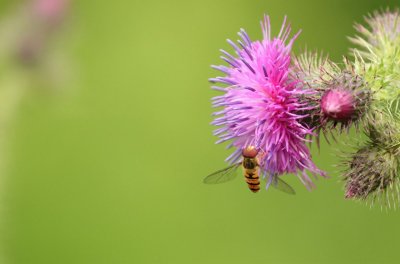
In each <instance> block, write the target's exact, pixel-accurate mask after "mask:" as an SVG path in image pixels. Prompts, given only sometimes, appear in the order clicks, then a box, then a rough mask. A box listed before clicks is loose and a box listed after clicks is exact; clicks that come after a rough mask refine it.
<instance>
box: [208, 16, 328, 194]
mask: <svg viewBox="0 0 400 264" xmlns="http://www.w3.org/2000/svg"><path fill="white" fill-rule="evenodd" d="M261 27H262V31H263V39H262V40H260V41H251V40H250V37H249V36H248V34H247V33H246V32H245V31H244V30H243V29H241V31H240V32H239V33H238V35H239V36H240V38H241V40H238V44H235V43H234V42H233V41H231V40H228V43H229V44H230V45H231V46H232V47H233V48H234V50H235V52H236V55H235V56H234V55H231V54H229V53H228V52H226V51H224V50H221V52H222V53H223V56H222V57H221V58H222V59H223V60H224V61H225V62H226V63H228V64H229V65H228V66H225V65H220V66H215V65H214V66H212V67H213V68H214V69H216V70H219V71H221V72H222V73H224V74H225V75H226V76H224V77H216V78H211V79H210V81H211V82H212V83H220V84H221V86H212V88H213V89H215V90H218V91H221V92H224V94H223V95H221V96H216V97H214V98H213V107H218V108H223V109H220V110H218V111H217V112H215V113H214V116H217V117H216V118H215V120H214V121H213V122H212V124H213V125H215V126H219V128H217V129H216V130H215V131H214V135H216V136H218V137H219V140H218V141H217V143H222V142H226V141H230V144H229V146H228V148H230V147H232V148H234V149H235V151H234V152H233V153H232V154H231V155H230V156H229V157H228V158H227V159H226V161H228V162H229V163H230V164H231V167H228V168H227V169H225V170H222V171H221V172H222V175H226V174H229V173H230V171H231V170H235V169H236V168H237V167H239V166H240V164H242V163H243V162H246V160H247V158H246V155H243V154H246V153H243V152H246V151H247V150H249V149H252V148H254V149H255V150H257V154H255V155H254V156H249V157H250V158H252V159H253V160H250V161H251V163H253V164H252V165H253V166H254V167H257V175H258V174H260V175H262V176H263V177H264V178H267V179H268V183H267V187H268V186H270V185H271V183H273V182H280V180H279V179H278V178H279V177H280V176H282V175H284V174H295V175H296V176H297V177H298V178H299V179H300V180H301V182H302V183H303V184H304V185H305V186H306V187H307V188H308V189H311V188H313V187H314V183H313V182H312V180H311V179H310V177H309V175H308V172H309V173H311V174H312V175H313V176H315V177H317V175H321V176H325V173H324V172H323V171H321V170H319V169H318V168H317V167H316V165H315V164H314V163H313V161H312V159H311V153H310V151H309V149H308V147H307V145H306V142H308V140H307V139H306V137H307V136H309V135H311V134H313V131H312V128H309V127H307V126H305V125H303V124H302V122H301V120H302V119H303V118H304V117H305V115H303V114H299V113H300V112H301V111H302V110H305V109H308V107H309V106H308V105H307V104H306V103H303V102H301V101H300V98H301V97H302V96H304V95H306V94H309V93H313V92H314V91H313V90H311V89H304V88H303V87H299V85H298V84H299V82H300V80H299V79H296V78H295V77H293V76H291V75H290V67H291V49H292V46H293V43H294V41H295V39H296V38H297V36H298V35H299V33H300V32H299V33H297V34H296V35H295V36H293V37H292V38H291V39H289V36H290V32H291V28H290V25H287V23H286V18H285V20H284V22H283V24H282V27H281V30H280V33H279V34H278V35H277V36H276V37H273V36H271V25H270V20H269V17H268V16H265V17H264V20H263V21H262V22H261ZM255 158H256V160H255ZM255 165H257V166H255ZM243 167H244V166H243ZM244 168H245V169H247V168H246V167H244ZM221 172H217V173H215V175H219V176H221V177H222V175H221ZM212 175H214V174H212ZM212 175H210V176H209V177H210V178H207V179H212V178H213V177H211V176H212ZM228 178H229V177H228ZM224 180H226V179H224ZM252 180H253V179H252ZM207 181H209V180H207ZM254 182H255V181H254ZM258 185H259V184H258Z"/></svg>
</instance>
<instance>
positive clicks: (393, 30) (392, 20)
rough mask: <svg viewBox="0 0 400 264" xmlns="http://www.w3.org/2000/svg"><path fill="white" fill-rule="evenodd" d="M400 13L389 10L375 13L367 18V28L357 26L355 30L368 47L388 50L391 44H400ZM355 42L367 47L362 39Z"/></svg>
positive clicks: (356, 39)
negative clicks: (362, 38)
mask: <svg viewBox="0 0 400 264" xmlns="http://www.w3.org/2000/svg"><path fill="white" fill-rule="evenodd" d="M399 15H400V14H399V11H398V10H395V11H390V10H389V9H387V10H386V11H383V12H378V11H375V12H374V13H373V14H372V15H369V16H367V17H366V18H365V21H366V22H367V25H368V26H367V27H365V26H363V25H361V24H356V25H355V26H354V27H355V29H356V30H357V31H358V32H359V33H360V34H362V35H363V36H364V39H365V40H366V41H367V43H368V46H372V47H375V48H386V47H387V46H388V45H389V44H390V43H399V42H400V39H399V37H400V21H399V18H400V17H399ZM352 40H353V41H354V42H356V43H358V44H361V45H364V46H365V45H367V43H365V42H364V41H362V40H361V39H360V38H355V39H352Z"/></svg>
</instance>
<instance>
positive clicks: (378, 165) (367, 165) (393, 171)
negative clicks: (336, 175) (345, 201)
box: [344, 144, 400, 206]
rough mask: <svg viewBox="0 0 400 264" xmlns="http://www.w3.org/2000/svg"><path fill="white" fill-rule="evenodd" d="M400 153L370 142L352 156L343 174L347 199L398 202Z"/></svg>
mask: <svg viewBox="0 0 400 264" xmlns="http://www.w3.org/2000/svg"><path fill="white" fill-rule="evenodd" d="M399 158H400V157H399V155H398V154H395V153H393V152H392V151H387V150H384V149H379V147H377V146H373V145H371V144H369V145H367V146H364V147H363V148H361V149H360V150H358V151H357V152H356V153H355V154H353V155H352V157H351V160H350V161H349V162H348V166H349V168H348V170H347V172H346V173H345V174H344V179H345V181H346V193H345V197H346V198H354V199H361V200H367V199H369V200H371V201H372V202H375V201H380V202H383V204H385V205H388V206H390V205H391V204H392V203H399V201H400V193H399V192H398V184H399V180H398V177H397V173H398V170H399V165H400V160H399Z"/></svg>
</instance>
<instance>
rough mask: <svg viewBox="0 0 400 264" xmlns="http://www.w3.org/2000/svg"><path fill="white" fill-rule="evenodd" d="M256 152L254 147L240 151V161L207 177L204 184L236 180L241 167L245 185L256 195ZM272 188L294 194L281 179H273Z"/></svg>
mask: <svg viewBox="0 0 400 264" xmlns="http://www.w3.org/2000/svg"><path fill="white" fill-rule="evenodd" d="M258 154H259V153H258V151H257V149H256V148H255V147H253V146H249V147H247V148H245V149H244V150H243V151H242V156H243V157H242V161H241V162H238V163H235V164H233V165H230V166H228V167H227V168H224V169H222V170H219V171H216V172H214V173H212V174H210V175H208V176H207V177H206V178H205V179H204V183H206V184H217V183H224V182H227V181H230V180H233V179H235V178H236V175H237V174H236V171H237V169H238V168H239V167H240V166H242V168H243V174H244V177H245V180H246V183H247V185H248V187H249V189H250V191H252V192H253V193H257V192H258V191H259V190H260V176H259V163H258V158H257V157H258ZM272 186H274V187H276V188H277V189H278V190H281V191H283V192H286V193H288V194H295V193H296V192H295V191H294V189H293V188H292V187H291V186H290V185H289V184H287V183H286V182H285V181H283V180H282V179H280V178H278V177H275V178H274V181H273V182H272Z"/></svg>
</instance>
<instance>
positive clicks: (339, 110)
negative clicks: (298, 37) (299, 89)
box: [292, 52, 371, 139]
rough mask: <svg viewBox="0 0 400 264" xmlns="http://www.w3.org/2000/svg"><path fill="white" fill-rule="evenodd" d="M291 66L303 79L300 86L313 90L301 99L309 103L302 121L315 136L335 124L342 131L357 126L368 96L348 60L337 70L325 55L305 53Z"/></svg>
mask: <svg viewBox="0 0 400 264" xmlns="http://www.w3.org/2000/svg"><path fill="white" fill-rule="evenodd" d="M293 65H294V66H293V70H292V71H293V73H294V74H295V75H296V77H297V78H298V79H300V80H302V81H303V82H302V83H301V85H304V87H307V88H312V90H314V91H315V93H312V94H310V95H304V97H303V98H302V100H303V101H304V102H305V103H306V104H307V105H310V108H309V109H308V110H307V111H308V112H307V113H306V114H307V117H306V119H304V120H303V122H305V123H306V124H307V125H308V126H309V127H312V128H314V129H315V131H316V134H317V135H319V134H320V132H321V131H322V132H323V134H324V135H326V134H327V133H329V132H331V131H332V130H333V129H335V128H337V127H338V128H339V132H342V131H344V130H347V131H348V130H349V128H350V127H351V125H352V124H355V125H356V126H358V123H359V121H361V119H362V117H363V116H364V114H365V112H366V109H367V107H368V106H369V103H370V98H371V97H370V90H369V89H368V85H367V83H366V82H365V81H364V79H363V78H362V77H361V76H360V75H358V74H356V73H355V71H354V68H353V65H352V64H351V63H350V62H348V61H347V60H344V65H345V67H344V69H341V68H340V67H339V66H338V65H337V64H335V63H333V62H332V61H330V60H329V58H328V57H327V56H324V55H322V54H321V55H319V54H317V53H310V52H306V53H303V54H302V55H300V56H298V57H297V58H296V59H295V61H294V63H293ZM332 110H334V111H332ZM317 139H318V136H317Z"/></svg>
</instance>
